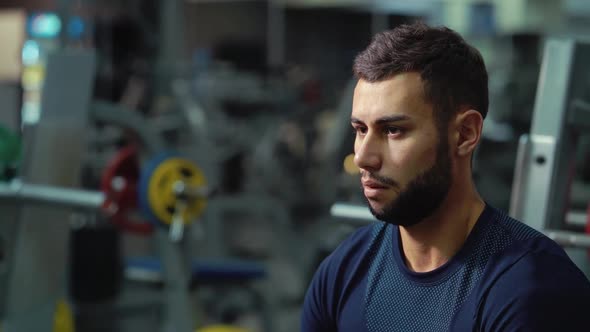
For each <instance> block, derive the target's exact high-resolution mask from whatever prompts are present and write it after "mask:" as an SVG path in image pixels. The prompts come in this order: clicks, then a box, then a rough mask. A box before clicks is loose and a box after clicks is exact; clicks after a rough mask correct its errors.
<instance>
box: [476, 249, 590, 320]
mask: <svg viewBox="0 0 590 332" xmlns="http://www.w3.org/2000/svg"><path fill="white" fill-rule="evenodd" d="M501 256H503V257H502V258H499V261H500V264H497V265H496V266H495V271H492V272H491V273H489V274H490V275H488V276H485V277H484V280H487V282H484V285H486V286H484V287H482V288H481V289H480V292H481V293H480V295H481V296H480V297H479V301H478V306H477V309H476V310H477V311H476V313H475V317H477V319H476V320H477V321H479V322H480V324H481V329H482V330H497V329H499V330H511V329H513V328H516V327H518V326H524V327H526V329H525V330H526V331H529V330H530V331H555V329H554V328H557V327H565V329H564V330H568V331H579V328H580V325H579V323H580V321H579V319H578V320H572V319H570V318H569V317H571V316H577V317H578V318H579V317H582V314H583V313H582V311H581V310H580V309H581V308H586V307H588V306H590V282H589V281H588V279H587V278H586V276H585V275H584V274H583V273H582V271H580V270H579V269H578V267H577V266H576V265H575V264H574V263H573V262H572V261H571V260H570V259H569V257H568V256H567V254H565V252H564V251H563V250H562V249H561V248H559V247H558V245H557V244H555V243H554V242H553V241H551V240H550V239H548V238H545V237H539V238H535V239H529V240H526V241H522V242H521V243H518V244H517V245H515V246H512V247H510V248H508V249H507V250H506V252H505V253H503V254H502V255H501ZM502 263H504V264H502ZM565 319H569V321H568V320H565ZM566 323H567V324H569V325H567V324H566ZM494 326H495V327H496V329H494V328H492V327H494ZM560 330H561V328H560Z"/></svg>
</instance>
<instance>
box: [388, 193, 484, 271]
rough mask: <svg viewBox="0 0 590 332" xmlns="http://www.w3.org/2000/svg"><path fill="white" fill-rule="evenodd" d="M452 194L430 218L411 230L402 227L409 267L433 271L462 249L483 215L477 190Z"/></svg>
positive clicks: (482, 206)
mask: <svg viewBox="0 0 590 332" xmlns="http://www.w3.org/2000/svg"><path fill="white" fill-rule="evenodd" d="M471 189H472V190H469V191H468V192H460V191H459V194H454V193H453V190H451V191H450V192H449V195H448V196H447V198H446V199H445V200H444V201H443V203H442V204H441V206H440V208H439V209H438V210H437V211H436V212H435V213H434V214H433V215H432V216H430V217H429V218H428V219H426V220H423V221H422V222H420V223H419V224H417V225H414V226H411V227H400V237H401V242H402V247H403V252H404V255H405V261H406V265H407V266H408V268H409V269H410V270H412V271H415V272H428V271H432V270H434V269H436V268H438V267H440V266H442V265H443V264H445V263H446V262H448V261H449V260H450V259H451V258H452V257H453V256H454V255H455V254H456V253H457V252H458V251H459V249H461V247H462V246H463V244H464V243H465V240H466V239H467V236H468V235H469V233H470V232H471V230H472V229H473V227H474V226H475V223H476V222H477V219H478V218H479V216H480V215H481V213H482V211H483V209H484V207H485V203H484V202H483V200H482V199H481V197H480V196H479V194H477V192H476V191H475V189H474V188H473V187H471Z"/></svg>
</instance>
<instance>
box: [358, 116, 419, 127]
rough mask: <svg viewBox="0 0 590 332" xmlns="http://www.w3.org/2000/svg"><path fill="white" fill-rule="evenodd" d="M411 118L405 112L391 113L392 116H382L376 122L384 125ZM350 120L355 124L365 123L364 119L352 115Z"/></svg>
mask: <svg viewBox="0 0 590 332" xmlns="http://www.w3.org/2000/svg"><path fill="white" fill-rule="evenodd" d="M410 119H411V118H410V117H409V116H407V115H405V114H400V115H390V116H383V117H380V118H379V119H377V120H375V124H378V125H382V124H385V123H391V122H399V121H405V120H410ZM350 122H351V123H354V124H362V125H364V124H365V123H364V122H363V121H361V120H360V119H357V118H355V117H351V118H350Z"/></svg>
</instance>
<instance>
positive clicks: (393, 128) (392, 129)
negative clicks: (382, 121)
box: [385, 127, 402, 135]
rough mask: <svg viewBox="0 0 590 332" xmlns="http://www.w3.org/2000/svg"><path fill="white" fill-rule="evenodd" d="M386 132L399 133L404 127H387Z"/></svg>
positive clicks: (389, 133)
mask: <svg viewBox="0 0 590 332" xmlns="http://www.w3.org/2000/svg"><path fill="white" fill-rule="evenodd" d="M385 133H386V134H387V135H399V134H401V133H402V129H401V128H398V127H386V128H385Z"/></svg>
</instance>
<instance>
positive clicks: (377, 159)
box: [354, 134, 382, 171]
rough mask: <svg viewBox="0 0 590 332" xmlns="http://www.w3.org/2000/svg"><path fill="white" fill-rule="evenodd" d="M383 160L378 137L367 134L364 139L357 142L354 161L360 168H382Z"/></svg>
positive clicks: (370, 169)
mask: <svg viewBox="0 0 590 332" xmlns="http://www.w3.org/2000/svg"><path fill="white" fill-rule="evenodd" d="M357 140H358V138H357ZM381 162H382V157H381V152H380V147H379V144H378V142H377V138H376V137H374V136H373V135H371V134H367V135H366V136H365V137H364V138H362V140H360V141H357V142H355V151H354V163H355V164H356V166H357V167H358V168H360V169H362V170H367V171H377V170H379V169H381Z"/></svg>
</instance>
